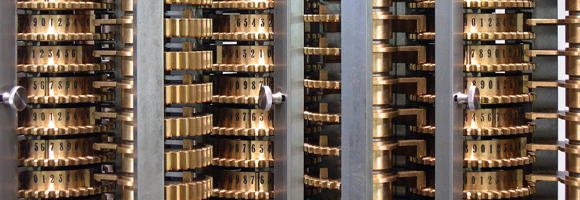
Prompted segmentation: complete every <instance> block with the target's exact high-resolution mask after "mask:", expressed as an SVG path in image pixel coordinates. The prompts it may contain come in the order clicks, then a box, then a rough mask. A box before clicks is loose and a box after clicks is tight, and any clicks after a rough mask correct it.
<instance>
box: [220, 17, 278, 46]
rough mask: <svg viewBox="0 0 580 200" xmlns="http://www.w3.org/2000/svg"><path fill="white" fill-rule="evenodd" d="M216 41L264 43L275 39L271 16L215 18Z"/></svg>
mask: <svg viewBox="0 0 580 200" xmlns="http://www.w3.org/2000/svg"><path fill="white" fill-rule="evenodd" d="M214 19H215V20H214V27H216V29H215V33H214V34H213V39H214V40H236V41H263V40H272V39H274V30H273V29H274V27H273V26H274V22H273V20H274V17H273V15H271V14H239V15H218V16H216V18H214Z"/></svg>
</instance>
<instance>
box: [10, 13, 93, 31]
mask: <svg viewBox="0 0 580 200" xmlns="http://www.w3.org/2000/svg"><path fill="white" fill-rule="evenodd" d="M94 19H95V16H94V15H18V33H35V34H44V33H47V34H53V33H54V34H62V33H95V26H94V25H93V21H94Z"/></svg>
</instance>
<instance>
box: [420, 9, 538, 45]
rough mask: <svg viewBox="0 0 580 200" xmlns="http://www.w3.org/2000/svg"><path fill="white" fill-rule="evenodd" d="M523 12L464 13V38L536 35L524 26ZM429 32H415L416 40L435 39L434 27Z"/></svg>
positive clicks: (486, 39)
mask: <svg viewBox="0 0 580 200" xmlns="http://www.w3.org/2000/svg"><path fill="white" fill-rule="evenodd" d="M524 22H525V21H524V15H523V13H502V14H481V13H479V14H464V17H463V31H464V33H463V39H465V40H482V41H490V40H524V39H534V38H535V37H536V35H535V34H534V33H532V32H529V31H527V27H524ZM428 31H429V32H421V33H413V34H411V36H410V38H411V39H415V40H434V39H435V32H434V27H432V28H431V29H429V30H428Z"/></svg>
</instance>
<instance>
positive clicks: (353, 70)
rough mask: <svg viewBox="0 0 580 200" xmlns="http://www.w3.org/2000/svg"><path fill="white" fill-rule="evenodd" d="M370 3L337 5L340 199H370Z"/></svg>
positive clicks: (371, 181) (371, 102)
mask: <svg viewBox="0 0 580 200" xmlns="http://www.w3.org/2000/svg"><path fill="white" fill-rule="evenodd" d="M372 14H373V13H372V0H357V1H342V2H341V23H342V24H341V27H342V28H341V38H342V40H341V57H342V58H341V60H342V63H341V76H342V78H341V81H342V82H341V89H342V91H341V101H342V102H341V112H342V119H341V130H342V138H341V148H342V152H341V159H342V169H341V170H342V172H341V178H342V186H341V195H342V196H341V197H342V199H353V200H355V199H372V198H373V177H372V174H373V169H372V164H373V160H372V152H373V148H372V146H373V138H372V136H373V133H372V122H373V119H372V118H373V112H372V104H373V100H372V97H373V96H372V93H373V92H372V91H373V88H372V82H373V79H372V78H373V77H372V66H373V64H372V56H373V52H372V30H373V26H372Z"/></svg>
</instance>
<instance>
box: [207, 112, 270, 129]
mask: <svg viewBox="0 0 580 200" xmlns="http://www.w3.org/2000/svg"><path fill="white" fill-rule="evenodd" d="M212 112H213V117H214V119H213V120H214V126H215V127H220V128H234V129H255V130H257V129H273V125H274V123H273V118H274V115H273V113H272V112H268V111H263V110H260V109H235V108H216V109H214V110H213V111H212Z"/></svg>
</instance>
